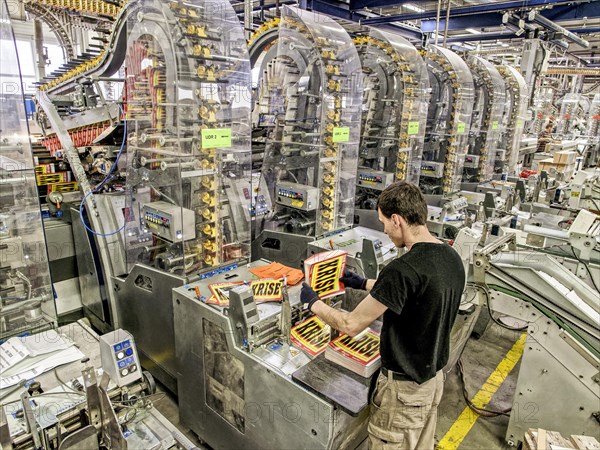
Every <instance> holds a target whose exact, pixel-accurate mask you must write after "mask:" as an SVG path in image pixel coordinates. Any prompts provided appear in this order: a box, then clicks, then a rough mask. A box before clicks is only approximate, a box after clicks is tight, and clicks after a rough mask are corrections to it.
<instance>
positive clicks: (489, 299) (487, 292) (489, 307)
mask: <svg viewBox="0 0 600 450" xmlns="http://www.w3.org/2000/svg"><path fill="white" fill-rule="evenodd" d="M467 285H468V286H474V287H476V288H479V289H481V290H482V291H483V292H484V293H485V297H486V302H485V304H486V305H487V309H488V313H489V315H490V318H491V319H492V320H493V321H494V323H495V324H496V325H498V326H500V327H502V328H506V329H507V330H510V331H525V330H527V326H528V325H526V326H524V327H520V328H515V327H511V326H509V325H506V324H503V323H502V322H500V321H499V320H498V319H496V318H495V317H494V315H493V314H492V306H491V305H490V303H491V301H492V297H491V296H490V293H489V291H488V289H487V287H485V286H483V285H481V284H477V283H468V284H467Z"/></svg>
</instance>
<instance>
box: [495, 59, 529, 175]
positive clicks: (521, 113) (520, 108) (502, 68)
mask: <svg viewBox="0 0 600 450" xmlns="http://www.w3.org/2000/svg"><path fill="white" fill-rule="evenodd" d="M496 68H497V69H498V72H500V75H502V77H503V78H504V82H505V84H506V100H507V104H506V107H505V109H504V116H503V119H502V124H503V128H504V134H503V135H502V137H501V140H500V144H499V145H498V150H497V153H496V161H497V163H496V165H495V169H494V170H495V172H499V173H508V174H510V175H514V174H515V173H516V174H518V173H520V170H518V167H517V162H518V158H519V148H520V145H521V137H522V136H523V131H524V127H525V121H526V120H528V115H527V105H528V104H529V93H528V90H527V84H526V83H525V79H524V78H523V76H522V75H521V74H520V73H519V71H518V70H516V69H515V68H514V67H511V66H506V65H499V66H496Z"/></svg>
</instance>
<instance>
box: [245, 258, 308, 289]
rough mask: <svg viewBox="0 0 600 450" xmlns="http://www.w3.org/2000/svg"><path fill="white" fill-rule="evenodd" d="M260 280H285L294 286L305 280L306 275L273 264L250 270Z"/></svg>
mask: <svg viewBox="0 0 600 450" xmlns="http://www.w3.org/2000/svg"><path fill="white" fill-rule="evenodd" d="M250 272H252V273H253V274H254V275H256V276H257V277H258V278H274V279H276V280H280V279H282V278H285V279H286V280H287V284H288V286H294V285H296V284H298V283H300V282H301V281H302V280H303V279H304V273H302V271H301V270H300V269H294V268H293V267H288V266H284V265H283V264H280V263H277V262H272V263H271V264H267V265H266V266H260V267H255V268H253V269H250Z"/></svg>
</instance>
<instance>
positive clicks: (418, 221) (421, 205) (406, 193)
mask: <svg viewBox="0 0 600 450" xmlns="http://www.w3.org/2000/svg"><path fill="white" fill-rule="evenodd" d="M377 208H378V209H379V210H380V211H381V214H383V215H384V216H385V217H388V218H389V217H392V214H398V215H399V216H401V217H403V218H404V220H406V223H407V224H408V225H425V224H426V223H427V203H426V202H425V197H423V193H422V192H421V190H420V189H419V187H418V186H416V185H414V184H411V183H407V182H406V181H396V182H395V183H392V184H391V185H389V186H388V187H387V188H385V190H384V191H383V192H382V193H381V195H380V196H379V199H378V200H377Z"/></svg>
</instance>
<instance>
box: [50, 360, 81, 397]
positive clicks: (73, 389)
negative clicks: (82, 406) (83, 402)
mask: <svg viewBox="0 0 600 450" xmlns="http://www.w3.org/2000/svg"><path fill="white" fill-rule="evenodd" d="M53 372H54V376H55V377H56V379H57V380H58V382H59V383H60V384H62V385H63V386H64V387H66V388H67V389H69V390H71V391H73V392H76V393H78V394H81V392H80V391H78V390H77V389H75V388H74V387H72V386H70V385H69V384H67V383H65V382H64V381H63V379H62V378H61V377H60V376H59V375H58V368H57V367H55V368H54V370H53Z"/></svg>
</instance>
